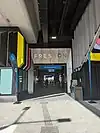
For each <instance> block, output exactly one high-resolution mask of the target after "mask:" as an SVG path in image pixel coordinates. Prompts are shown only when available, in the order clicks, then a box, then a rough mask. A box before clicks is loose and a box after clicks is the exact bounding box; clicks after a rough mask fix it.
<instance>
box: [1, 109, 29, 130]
mask: <svg viewBox="0 0 100 133" xmlns="http://www.w3.org/2000/svg"><path fill="white" fill-rule="evenodd" d="M28 109H30V107H25V108H24V109H23V112H22V113H21V114H20V115H19V116H18V118H17V119H16V120H15V121H14V122H13V123H12V124H9V125H7V126H3V127H0V130H3V129H5V128H8V127H10V126H12V125H14V124H17V123H18V121H19V120H20V119H21V117H22V116H23V115H24V114H25V113H26V111H27V110H28Z"/></svg>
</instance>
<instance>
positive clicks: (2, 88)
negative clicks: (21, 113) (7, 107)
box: [0, 69, 12, 94]
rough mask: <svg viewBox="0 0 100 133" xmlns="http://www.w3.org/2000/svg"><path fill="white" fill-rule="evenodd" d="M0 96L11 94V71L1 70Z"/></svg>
mask: <svg viewBox="0 0 100 133" xmlns="http://www.w3.org/2000/svg"><path fill="white" fill-rule="evenodd" d="M0 93H1V94H12V69H1V82H0Z"/></svg>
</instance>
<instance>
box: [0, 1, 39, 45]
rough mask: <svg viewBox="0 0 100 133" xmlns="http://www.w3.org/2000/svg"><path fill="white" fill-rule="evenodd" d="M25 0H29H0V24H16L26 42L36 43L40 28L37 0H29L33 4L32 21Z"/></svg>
mask: <svg viewBox="0 0 100 133" xmlns="http://www.w3.org/2000/svg"><path fill="white" fill-rule="evenodd" d="M25 1H27V2H30V0H0V26H18V27H19V28H20V30H21V32H22V33H23V35H24V36H25V38H26V41H27V42H28V43H36V42H37V38H38V31H39V30H40V22H39V14H38V2H37V0H31V2H32V3H33V5H34V7H33V9H32V11H33V13H32V14H33V16H32V17H33V20H34V21H31V19H30V14H29V12H28V9H29V7H27V5H26V3H25ZM33 23H34V25H33Z"/></svg>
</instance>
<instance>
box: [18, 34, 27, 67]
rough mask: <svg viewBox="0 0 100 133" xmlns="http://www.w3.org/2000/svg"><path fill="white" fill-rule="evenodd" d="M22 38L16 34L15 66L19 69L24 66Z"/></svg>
mask: <svg viewBox="0 0 100 133" xmlns="http://www.w3.org/2000/svg"><path fill="white" fill-rule="evenodd" d="M24 45H25V44H24V37H23V36H22V35H21V34H20V33H19V32H18V36H17V66H18V68H21V67H22V66H23V65H24Z"/></svg>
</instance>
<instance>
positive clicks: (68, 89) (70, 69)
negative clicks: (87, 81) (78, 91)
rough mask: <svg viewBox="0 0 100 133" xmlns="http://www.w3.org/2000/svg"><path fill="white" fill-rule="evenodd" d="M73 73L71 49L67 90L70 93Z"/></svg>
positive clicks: (68, 62)
mask: <svg viewBox="0 0 100 133" xmlns="http://www.w3.org/2000/svg"><path fill="white" fill-rule="evenodd" d="M71 74H72V54H71V50H70V52H69V57H68V61H67V91H68V93H70V84H71Z"/></svg>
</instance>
